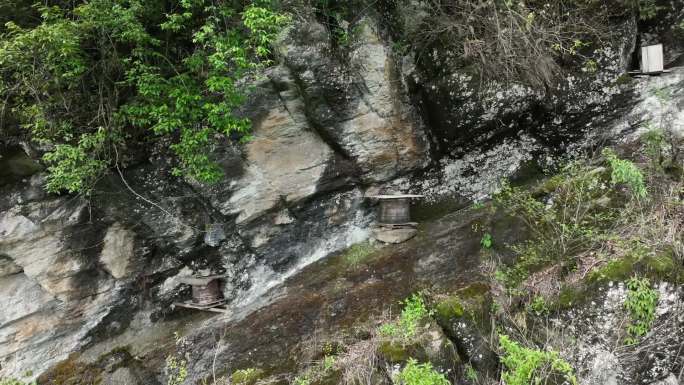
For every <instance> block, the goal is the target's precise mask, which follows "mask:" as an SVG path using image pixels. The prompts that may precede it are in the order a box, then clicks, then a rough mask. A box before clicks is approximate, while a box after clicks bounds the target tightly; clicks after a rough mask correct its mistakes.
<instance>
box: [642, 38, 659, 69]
mask: <svg viewBox="0 0 684 385" xmlns="http://www.w3.org/2000/svg"><path fill="white" fill-rule="evenodd" d="M663 69H664V67H663V45H662V44H656V45H649V46H646V47H641V72H643V73H645V74H650V73H657V72H663Z"/></svg>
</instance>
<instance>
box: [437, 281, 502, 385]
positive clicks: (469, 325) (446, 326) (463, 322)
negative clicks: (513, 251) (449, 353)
mask: <svg viewBox="0 0 684 385" xmlns="http://www.w3.org/2000/svg"><path fill="white" fill-rule="evenodd" d="M491 304H492V298H491V294H490V292H489V286H488V285H486V284H484V283H474V284H472V285H470V286H468V287H465V288H463V289H460V290H458V291H456V292H454V293H452V294H450V295H449V296H447V297H446V298H442V299H441V300H439V301H437V303H436V304H435V319H436V320H437V323H438V324H439V326H440V327H441V328H442V329H443V330H444V332H445V333H446V335H447V336H448V337H449V339H450V340H451V341H452V342H453V343H454V346H455V347H456V349H457V350H458V352H459V355H460V357H461V359H462V360H463V361H469V362H470V363H471V364H472V366H473V367H474V368H475V369H476V370H478V371H479V372H482V373H487V374H488V375H492V376H493V375H495V374H496V371H497V368H498V360H497V357H496V354H495V353H494V352H493V351H492V350H491V349H490V348H489V346H488V344H487V339H486V337H485V336H487V335H489V332H490V322H489V312H490V309H491Z"/></svg>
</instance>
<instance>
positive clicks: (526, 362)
mask: <svg viewBox="0 0 684 385" xmlns="http://www.w3.org/2000/svg"><path fill="white" fill-rule="evenodd" d="M499 348H500V350H501V363H502V364H503V365H504V368H505V369H504V370H503V372H502V373H501V379H502V380H503V382H504V383H505V384H506V385H531V384H561V383H568V384H571V385H577V383H578V382H577V378H576V377H575V374H574V370H573V368H572V366H571V365H570V364H569V363H568V362H567V361H566V360H564V359H563V358H561V357H560V354H559V353H558V352H555V351H549V350H539V349H532V348H527V347H524V346H522V345H521V344H519V343H517V342H515V341H513V340H511V339H510V338H509V337H508V336H507V335H505V334H500V335H499Z"/></svg>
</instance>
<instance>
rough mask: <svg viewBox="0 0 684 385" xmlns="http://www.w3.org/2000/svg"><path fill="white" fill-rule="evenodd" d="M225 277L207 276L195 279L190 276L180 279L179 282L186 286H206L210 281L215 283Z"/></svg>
mask: <svg viewBox="0 0 684 385" xmlns="http://www.w3.org/2000/svg"><path fill="white" fill-rule="evenodd" d="M223 277H225V276H224V275H208V276H206V277H195V276H192V275H189V276H185V277H180V279H179V280H180V282H181V283H185V284H188V285H192V286H206V285H208V284H209V283H211V282H212V281H215V280H217V279H221V278H223Z"/></svg>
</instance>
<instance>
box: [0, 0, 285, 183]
mask: <svg viewBox="0 0 684 385" xmlns="http://www.w3.org/2000/svg"><path fill="white" fill-rule="evenodd" d="M269 4H270V3H269V2H266V1H256V0H255V1H254V2H253V3H248V4H246V5H244V6H242V5H237V3H234V2H223V1H219V2H210V1H208V0H196V1H187V0H175V1H171V2H166V3H161V2H159V1H156V0H154V1H141V0H92V1H89V2H63V3H60V5H54V6H40V7H38V8H37V11H38V15H37V18H36V19H33V20H37V21H36V22H34V24H33V25H31V24H30V23H26V22H25V20H24V19H26V18H28V17H27V16H26V15H25V14H24V13H23V12H20V13H19V14H17V16H16V21H15V20H14V19H12V20H9V21H8V23H7V26H6V28H5V30H4V32H2V34H1V35H0V97H2V99H3V100H4V101H5V108H3V109H2V115H0V128H4V126H5V125H7V124H11V122H19V123H20V124H21V126H22V127H24V128H25V130H26V135H27V136H28V137H30V138H31V139H32V140H34V141H35V142H38V143H39V144H41V145H42V146H43V147H44V148H47V149H48V152H47V154H46V156H45V158H44V159H45V161H46V162H47V163H48V165H49V166H50V167H49V168H48V171H49V172H50V176H49V180H48V189H49V190H50V191H60V190H66V191H69V192H75V191H82V190H86V189H87V188H88V187H90V185H91V184H92V182H93V181H94V180H95V179H96V178H97V177H98V176H99V175H101V174H102V172H103V171H104V170H106V168H107V167H108V166H109V165H111V163H112V162H113V161H114V160H115V159H114V157H113V156H112V153H113V151H111V148H112V146H116V147H117V148H119V149H122V150H123V149H125V148H126V147H127V145H128V144H129V143H130V144H137V143H140V142H143V143H149V144H154V143H155V142H161V143H163V146H165V147H166V146H168V147H169V148H170V149H171V150H172V151H173V152H174V153H175V155H176V156H177V159H178V162H177V163H178V164H177V166H176V167H175V169H174V174H176V175H185V176H188V177H191V178H195V179H197V180H198V181H202V182H215V181H217V180H218V179H219V178H221V176H222V170H221V169H220V168H219V167H218V166H217V165H216V164H215V162H214V161H213V159H212V157H211V155H210V154H211V150H212V148H213V147H214V146H216V145H217V144H218V143H219V142H218V141H219V140H221V138H225V137H226V136H230V135H239V136H241V137H243V138H248V130H249V121H247V120H246V119H244V118H241V117H239V116H236V115H235V114H234V111H235V110H236V109H237V108H238V107H240V106H241V105H242V103H243V101H244V100H245V96H246V93H247V89H246V88H245V84H247V82H245V81H243V79H245V78H248V77H249V76H251V75H253V74H256V73H257V72H258V71H259V70H260V69H261V68H263V67H264V66H266V65H270V64H271V60H270V53H271V52H270V45H271V43H272V42H273V41H274V40H275V37H276V34H277V33H278V31H279V30H280V29H281V28H282V27H283V26H285V25H286V24H287V23H288V20H289V18H288V16H287V15H285V14H283V13H281V12H279V11H277V10H276V9H275V8H273V7H271V6H270V5H269ZM146 132H151V133H153V134H154V135H153V136H151V137H150V136H149V135H146Z"/></svg>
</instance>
